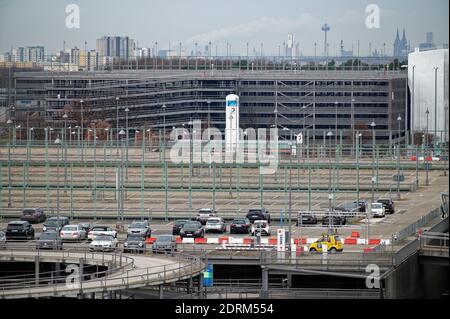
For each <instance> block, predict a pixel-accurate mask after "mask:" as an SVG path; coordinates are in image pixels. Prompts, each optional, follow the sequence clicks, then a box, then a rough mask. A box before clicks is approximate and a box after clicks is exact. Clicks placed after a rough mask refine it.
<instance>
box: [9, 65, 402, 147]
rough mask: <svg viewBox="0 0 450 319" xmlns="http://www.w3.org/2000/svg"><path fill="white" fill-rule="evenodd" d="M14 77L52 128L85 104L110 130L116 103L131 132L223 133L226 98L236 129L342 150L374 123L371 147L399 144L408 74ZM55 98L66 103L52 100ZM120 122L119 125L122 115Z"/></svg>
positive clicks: (21, 92)
mask: <svg viewBox="0 0 450 319" xmlns="http://www.w3.org/2000/svg"><path fill="white" fill-rule="evenodd" d="M14 77H15V81H16V87H17V97H16V98H17V99H18V100H27V101H29V100H32V101H38V103H37V105H45V106H46V118H47V121H48V122H49V123H52V124H51V125H56V126H57V125H58V123H61V119H60V118H58V116H57V114H59V113H58V111H59V110H60V109H61V108H62V107H63V106H64V105H67V104H70V103H71V102H73V101H76V100H79V99H84V100H85V101H88V103H89V104H90V105H91V106H92V107H94V108H96V109H98V110H102V111H103V114H104V118H105V119H106V120H107V121H108V122H110V123H111V124H113V125H112V126H113V127H115V123H116V111H117V110H116V107H117V105H116V103H117V102H116V97H119V108H120V109H121V110H122V109H125V108H126V107H128V108H129V109H130V112H129V125H130V127H141V126H144V125H145V126H151V127H152V128H154V129H162V128H163V127H164V124H165V126H166V127H168V128H171V127H173V126H175V127H180V126H182V125H183V124H186V123H189V121H190V120H192V119H199V120H202V121H203V123H206V122H207V121H208V118H210V123H211V126H215V127H217V128H219V129H220V130H222V132H223V130H224V126H225V107H224V103H225V102H224V101H225V97H226V96H227V95H228V94H232V93H235V94H237V95H239V97H240V104H241V111H240V112H241V115H240V117H241V120H240V123H241V128H246V127H252V128H270V127H272V126H277V127H278V128H279V132H280V135H282V136H284V138H289V137H290V135H291V134H298V133H299V132H300V131H308V132H309V133H308V134H309V137H310V138H311V139H319V140H322V138H323V136H324V135H325V134H326V133H327V132H328V131H330V130H331V131H332V132H334V133H335V134H337V135H335V136H342V138H343V139H346V140H347V143H348V142H349V141H348V140H349V139H350V140H351V139H352V136H354V135H353V134H352V133H354V131H355V130H356V129H360V130H369V129H370V127H369V124H370V123H371V122H372V121H374V122H375V123H376V124H377V126H376V137H377V140H379V141H380V142H382V143H386V144H387V143H389V141H391V142H392V141H393V140H396V139H397V137H398V133H397V132H398V130H397V128H398V122H397V116H398V115H399V114H401V115H402V119H403V120H404V118H405V117H404V116H403V114H405V89H406V74H399V73H385V72H366V71H361V72H352V71H336V72H314V71H312V72H306V71H305V72H302V73H286V72H276V71H273V72H256V73H242V72H239V73H238V72H233V71H223V72H221V73H220V75H214V76H211V75H209V74H208V75H206V74H204V73H203V72H202V73H199V72H186V71H181V72H176V71H171V72H169V71H167V72H163V73H161V72H152V71H121V72H116V71H112V72H89V73H57V74H48V73H45V72H28V73H16V74H15V76H14ZM75 85H76V90H75ZM58 94H59V95H60V96H64V97H65V98H64V99H62V98H61V99H57V96H58ZM208 102H209V103H208ZM163 104H165V105H166V108H165V109H164V110H163V109H162V105H163ZM208 115H209V116H208ZM403 120H402V122H401V123H400V124H401V130H402V131H404V128H405V126H404V121H403ZM119 121H120V122H121V124H120V125H121V126H123V125H124V122H125V113H124V112H123V111H120V112H119ZM55 122H56V123H55ZM287 129H289V130H287ZM291 132H292V133H291Z"/></svg>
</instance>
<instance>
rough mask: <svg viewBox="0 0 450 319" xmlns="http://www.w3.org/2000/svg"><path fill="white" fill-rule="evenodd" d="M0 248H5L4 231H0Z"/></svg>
mask: <svg viewBox="0 0 450 319" xmlns="http://www.w3.org/2000/svg"><path fill="white" fill-rule="evenodd" d="M0 248H6V234H5V232H4V231H0Z"/></svg>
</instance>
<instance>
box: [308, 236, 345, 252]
mask: <svg viewBox="0 0 450 319" xmlns="http://www.w3.org/2000/svg"><path fill="white" fill-rule="evenodd" d="M325 245H326V246H327V251H329V252H330V253H335V252H342V251H343V250H344V244H343V243H342V240H341V239H340V237H339V236H336V235H332V236H322V237H321V238H319V239H318V240H316V241H315V242H314V243H312V244H311V245H310V246H309V251H310V252H312V253H315V252H318V253H321V252H322V249H323V248H322V247H323V246H325Z"/></svg>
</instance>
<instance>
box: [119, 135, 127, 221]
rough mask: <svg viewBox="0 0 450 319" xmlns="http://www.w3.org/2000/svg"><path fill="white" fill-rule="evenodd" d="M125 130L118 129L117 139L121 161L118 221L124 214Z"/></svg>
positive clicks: (121, 219)
mask: <svg viewBox="0 0 450 319" xmlns="http://www.w3.org/2000/svg"><path fill="white" fill-rule="evenodd" d="M125 134H126V133H125V131H124V130H120V132H119V139H120V144H121V152H120V153H121V156H120V158H121V161H120V171H119V178H118V179H119V185H118V188H119V194H118V195H119V196H118V197H119V198H118V201H119V214H120V221H121V222H123V215H124V209H123V136H124V135H125Z"/></svg>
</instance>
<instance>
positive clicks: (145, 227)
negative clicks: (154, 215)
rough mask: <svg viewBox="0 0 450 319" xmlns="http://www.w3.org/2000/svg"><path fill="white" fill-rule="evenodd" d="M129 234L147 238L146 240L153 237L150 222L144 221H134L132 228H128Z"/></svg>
mask: <svg viewBox="0 0 450 319" xmlns="http://www.w3.org/2000/svg"><path fill="white" fill-rule="evenodd" d="M127 234H128V235H130V234H139V235H142V236H145V237H146V238H148V237H151V236H152V230H151V229H150V224H149V222H148V220H144V221H136V220H135V221H133V222H132V223H131V225H130V226H128V230H127Z"/></svg>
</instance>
